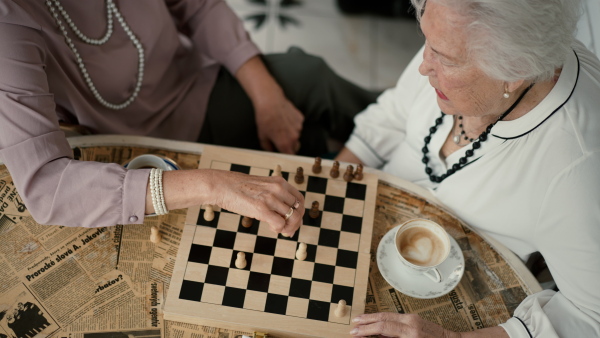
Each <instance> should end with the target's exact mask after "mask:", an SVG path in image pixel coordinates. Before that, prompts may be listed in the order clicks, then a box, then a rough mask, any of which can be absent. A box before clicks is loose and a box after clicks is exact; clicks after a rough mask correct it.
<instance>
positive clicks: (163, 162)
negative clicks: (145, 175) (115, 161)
mask: <svg viewBox="0 0 600 338" xmlns="http://www.w3.org/2000/svg"><path fill="white" fill-rule="evenodd" d="M124 166H125V168H127V169H151V168H157V169H162V170H164V171H169V170H178V169H179V167H178V166H177V164H176V163H175V161H173V160H171V159H169V158H166V157H162V156H158V155H152V154H144V155H140V156H137V157H135V158H133V159H132V160H131V161H129V163H126V164H125V165H124Z"/></svg>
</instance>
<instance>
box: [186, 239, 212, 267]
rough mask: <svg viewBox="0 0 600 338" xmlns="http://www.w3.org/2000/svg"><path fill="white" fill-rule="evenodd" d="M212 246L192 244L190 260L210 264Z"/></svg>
mask: <svg viewBox="0 0 600 338" xmlns="http://www.w3.org/2000/svg"><path fill="white" fill-rule="evenodd" d="M211 252H212V247H210V246H206V245H199V244H192V247H191V248H190V255H189V256H188V262H194V263H202V264H208V260H209V259H210V253H211Z"/></svg>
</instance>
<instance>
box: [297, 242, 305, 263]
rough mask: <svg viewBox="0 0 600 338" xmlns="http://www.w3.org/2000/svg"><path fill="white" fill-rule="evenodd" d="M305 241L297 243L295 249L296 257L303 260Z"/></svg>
mask: <svg viewBox="0 0 600 338" xmlns="http://www.w3.org/2000/svg"><path fill="white" fill-rule="evenodd" d="M306 247H307V246H306V243H302V242H300V243H299V244H298V250H296V259H297V260H299V261H303V260H305V259H306V255H307V253H306Z"/></svg>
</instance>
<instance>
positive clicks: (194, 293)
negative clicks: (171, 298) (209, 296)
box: [179, 280, 204, 302]
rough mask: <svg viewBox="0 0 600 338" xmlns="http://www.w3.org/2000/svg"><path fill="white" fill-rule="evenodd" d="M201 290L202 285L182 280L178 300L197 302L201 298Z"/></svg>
mask: <svg viewBox="0 0 600 338" xmlns="http://www.w3.org/2000/svg"><path fill="white" fill-rule="evenodd" d="M202 289H204V283H200V282H193V281H189V280H184V281H183V283H182V284H181V289H180V290H179V299H185V300H192V301H195V302H199V301H200V298H201V297H202Z"/></svg>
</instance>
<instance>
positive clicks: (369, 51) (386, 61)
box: [227, 0, 424, 89]
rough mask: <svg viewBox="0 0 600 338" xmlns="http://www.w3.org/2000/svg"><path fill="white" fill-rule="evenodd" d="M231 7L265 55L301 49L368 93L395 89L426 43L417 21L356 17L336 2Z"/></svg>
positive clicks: (250, 1)
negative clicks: (405, 70) (343, 9)
mask: <svg viewBox="0 0 600 338" xmlns="http://www.w3.org/2000/svg"><path fill="white" fill-rule="evenodd" d="M364 1H369V0H364ZM227 2H228V3H229V5H230V6H231V7H232V8H233V10H234V11H235V12H236V13H237V14H238V16H240V18H242V19H243V20H244V22H245V25H246V29H247V30H248V31H249V32H250V35H251V36H252V38H253V40H254V41H255V42H256V43H257V44H258V46H259V47H260V48H261V49H262V51H263V52H264V53H265V54H268V53H277V52H285V51H286V50H287V48H288V47H290V46H298V47H301V48H302V49H304V50H305V51H306V52H308V53H311V54H315V55H319V56H321V57H323V58H324V59H325V60H326V61H327V63H328V64H329V65H330V67H332V68H333V69H334V70H335V71H336V72H337V73H339V74H340V75H342V76H344V77H345V78H347V79H349V80H351V81H353V82H355V83H357V84H360V85H362V86H364V87H366V88H371V89H385V88H389V87H393V86H394V85H395V83H396V81H397V80H398V77H399V76H400V74H401V73H402V70H403V69H404V68H405V67H406V65H407V64H408V62H409V61H410V60H411V59H412V57H413V56H414V55H415V53H416V52H417V51H418V50H419V48H420V47H421V46H422V45H423V42H424V38H423V36H422V34H421V33H420V31H419V28H418V25H417V22H416V21H415V20H412V19H405V18H385V17H380V16H374V15H352V16H350V15H346V14H344V13H342V12H341V11H340V10H339V9H338V8H337V5H336V1H335V0H227Z"/></svg>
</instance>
